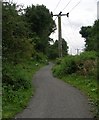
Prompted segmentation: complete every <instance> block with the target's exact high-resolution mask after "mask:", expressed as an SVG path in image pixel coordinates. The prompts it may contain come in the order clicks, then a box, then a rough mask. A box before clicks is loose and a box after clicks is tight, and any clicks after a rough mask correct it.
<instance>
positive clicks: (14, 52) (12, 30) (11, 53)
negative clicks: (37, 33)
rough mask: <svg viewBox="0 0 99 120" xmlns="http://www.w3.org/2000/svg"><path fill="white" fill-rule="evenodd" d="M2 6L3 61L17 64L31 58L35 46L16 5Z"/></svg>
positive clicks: (5, 3)
mask: <svg viewBox="0 0 99 120" xmlns="http://www.w3.org/2000/svg"><path fill="white" fill-rule="evenodd" d="M2 4H3V7H2V9H3V10H2V11H3V16H2V19H3V23H2V26H3V30H2V34H3V37H2V47H3V60H7V61H9V62H13V63H17V62H19V61H22V60H23V59H24V58H25V59H26V58H30V57H31V54H32V51H33V45H32V44H31V41H30V39H29V35H28V31H29V29H28V26H27V23H26V22H25V21H24V20H23V18H22V16H21V15H19V14H18V11H17V6H16V4H13V3H8V2H3V3H2Z"/></svg>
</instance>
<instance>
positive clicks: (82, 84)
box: [61, 74, 98, 117]
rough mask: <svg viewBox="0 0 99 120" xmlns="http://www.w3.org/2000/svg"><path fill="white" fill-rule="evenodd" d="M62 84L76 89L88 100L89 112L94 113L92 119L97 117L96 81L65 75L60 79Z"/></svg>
mask: <svg viewBox="0 0 99 120" xmlns="http://www.w3.org/2000/svg"><path fill="white" fill-rule="evenodd" d="M61 79H62V80H63V81H64V82H66V83H69V84H71V85H72V86H74V87H76V88H78V89H79V90H81V91H82V92H83V93H85V95H86V96H88V98H89V103H90V104H91V106H92V109H91V111H92V112H93V113H94V117H97V114H98V113H97V107H98V103H97V101H98V97H97V94H98V89H97V81H96V80H95V79H93V78H90V77H84V76H77V75H75V74H73V75H67V76H64V77H62V78H61Z"/></svg>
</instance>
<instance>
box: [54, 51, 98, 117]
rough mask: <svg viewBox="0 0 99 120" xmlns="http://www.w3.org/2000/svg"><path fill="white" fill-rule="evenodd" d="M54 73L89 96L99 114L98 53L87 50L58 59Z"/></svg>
mask: <svg viewBox="0 0 99 120" xmlns="http://www.w3.org/2000/svg"><path fill="white" fill-rule="evenodd" d="M52 70H53V75H54V76H56V77H59V78H61V79H62V80H64V81H65V82H67V83H69V84H71V85H73V86H75V87H77V88H79V89H80V90H82V91H83V92H85V93H86V95H88V96H89V99H90V103H91V104H92V105H93V111H94V112H95V116H97V115H96V114H99V112H98V111H97V108H98V98H97V94H98V88H97V54H96V52H95V51H90V52H89V51H87V52H83V53H81V55H76V56H70V55H69V56H66V57H64V58H62V59H57V61H56V64H55V66H54V67H53V69H52Z"/></svg>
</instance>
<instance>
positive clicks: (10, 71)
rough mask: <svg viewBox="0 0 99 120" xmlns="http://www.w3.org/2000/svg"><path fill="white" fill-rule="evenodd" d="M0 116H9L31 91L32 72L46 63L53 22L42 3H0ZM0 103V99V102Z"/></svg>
mask: <svg viewBox="0 0 99 120" xmlns="http://www.w3.org/2000/svg"><path fill="white" fill-rule="evenodd" d="M2 12H3V15H2V19H3V21H2V26H3V30H2V34H3V36H2V57H3V58H2V93H3V96H2V100H3V102H2V109H3V111H2V115H3V118H12V117H14V115H15V114H16V113H18V112H20V111H21V110H22V109H23V108H24V107H26V106H27V103H28V101H29V100H30V98H31V96H32V95H33V94H34V91H35V88H34V86H33V85H32V77H33V74H34V73H35V72H36V71H37V70H38V69H39V68H40V67H42V65H45V64H47V63H48V60H47V59H48V57H47V53H46V48H47V47H48V46H49V45H50V44H49V35H50V34H51V32H53V31H54V29H55V23H54V21H53V19H52V16H51V14H50V12H49V10H48V9H47V8H46V7H45V6H43V5H41V6H40V5H37V6H34V5H32V6H31V7H27V8H26V9H25V10H23V9H22V6H20V5H16V4H14V3H12V2H11V3H10V2H2ZM0 103H1V102H0Z"/></svg>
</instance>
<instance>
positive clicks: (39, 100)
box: [16, 63, 92, 118]
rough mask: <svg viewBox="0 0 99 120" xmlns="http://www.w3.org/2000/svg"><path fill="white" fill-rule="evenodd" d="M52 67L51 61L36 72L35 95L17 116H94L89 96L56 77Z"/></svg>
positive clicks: (34, 80)
mask: <svg viewBox="0 0 99 120" xmlns="http://www.w3.org/2000/svg"><path fill="white" fill-rule="evenodd" d="M51 68H52V64H51V63H50V64H49V65H47V66H45V67H43V68H41V69H40V70H39V71H38V72H37V73H36V74H35V76H34V78H33V84H34V85H35V87H36V92H35V95H34V96H33V97H32V98H31V100H30V102H29V104H28V106H27V108H26V109H24V110H23V111H22V112H21V113H19V114H17V115H16V118H92V113H91V112H90V105H89V104H88V99H87V97H86V96H84V94H83V93H81V92H80V91H79V90H78V89H76V88H74V87H72V86H70V85H69V84H66V83H64V82H63V81H61V80H59V79H57V78H54V77H53V76H52V73H51Z"/></svg>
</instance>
